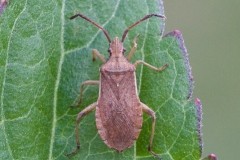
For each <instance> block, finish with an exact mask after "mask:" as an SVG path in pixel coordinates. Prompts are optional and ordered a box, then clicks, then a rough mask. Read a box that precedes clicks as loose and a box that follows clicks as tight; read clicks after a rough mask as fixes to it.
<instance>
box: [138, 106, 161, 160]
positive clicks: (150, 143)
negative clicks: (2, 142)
mask: <svg viewBox="0 0 240 160" xmlns="http://www.w3.org/2000/svg"><path fill="white" fill-rule="evenodd" d="M141 106H142V110H143V112H145V113H147V114H148V115H149V116H151V117H152V131H151V136H150V140H149V145H148V151H149V152H150V153H151V154H152V155H153V156H154V157H156V158H159V159H161V158H160V157H159V156H158V155H157V154H156V153H155V152H153V151H152V142H153V137H154V132H155V124H156V115H155V112H154V111H153V110H152V109H151V108H149V107H148V106H147V105H145V104H144V103H141Z"/></svg>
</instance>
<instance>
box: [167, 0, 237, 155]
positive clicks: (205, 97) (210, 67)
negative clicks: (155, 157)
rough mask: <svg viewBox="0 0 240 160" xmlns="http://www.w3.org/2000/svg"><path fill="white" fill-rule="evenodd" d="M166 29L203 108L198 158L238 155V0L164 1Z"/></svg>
mask: <svg viewBox="0 0 240 160" xmlns="http://www.w3.org/2000/svg"><path fill="white" fill-rule="evenodd" d="M164 6H165V15H166V17H167V20H166V29H165V33H167V32H170V31H172V30H174V29H178V30H180V31H181V32H182V34H183V37H184V39H185V44H186V46H187V49H188V53H189V56H190V63H191V66H192V72H193V76H194V80H195V88H194V97H199V98H200V99H201V101H202V103H203V141H204V151H203V154H204V155H207V154H209V153H215V154H217V155H218V158H219V159H222V160H237V159H240V158H239V154H240V71H239V70H240V0H230V1H223V0H200V1H193V0H181V1H179V0H171V1H169V0H165V1H164Z"/></svg>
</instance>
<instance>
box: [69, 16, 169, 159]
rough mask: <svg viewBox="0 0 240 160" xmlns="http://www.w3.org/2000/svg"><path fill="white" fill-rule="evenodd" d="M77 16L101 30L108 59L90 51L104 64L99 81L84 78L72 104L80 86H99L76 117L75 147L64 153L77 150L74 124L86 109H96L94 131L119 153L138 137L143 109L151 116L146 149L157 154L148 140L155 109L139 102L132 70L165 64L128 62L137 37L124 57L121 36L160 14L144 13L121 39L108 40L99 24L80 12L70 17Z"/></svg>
mask: <svg viewBox="0 0 240 160" xmlns="http://www.w3.org/2000/svg"><path fill="white" fill-rule="evenodd" d="M78 16H79V17H81V18H83V19H85V20H86V21H88V22H90V23H92V24H93V25H95V26H96V27H98V28H99V29H101V30H102V31H103V32H104V34H105V36H106V38H107V40H108V42H109V49H108V52H109V55H110V57H109V59H108V60H107V61H106V60H105V58H104V56H103V55H102V54H100V53H99V52H98V51H97V50H95V49H94V50H93V52H92V53H93V60H95V59H96V58H99V59H100V60H101V61H102V62H103V63H104V64H103V65H102V66H101V68H100V80H99V81H95V80H88V81H85V82H83V83H82V84H81V87H80V95H79V97H78V98H77V101H76V103H75V104H74V106H79V104H80V103H81V100H82V94H83V87H84V86H86V85H100V87H99V97H98V100H97V102H94V103H92V104H91V105H89V106H88V107H86V108H85V109H83V110H82V111H81V112H80V113H79V114H78V116H77V120H76V127H75V134H76V144H77V146H76V149H75V150H74V151H72V152H71V153H70V154H68V156H71V155H74V154H75V153H77V151H78V150H79V149H80V141H79V133H78V126H79V122H80V120H81V119H82V118H83V117H84V116H85V115H87V114H88V113H89V112H91V111H93V110H96V125H97V129H98V133H99V135H100V137H101V139H102V140H103V141H104V143H105V144H106V145H107V146H108V147H109V148H113V149H115V150H117V151H119V152H121V151H123V150H125V149H127V148H129V147H131V146H132V145H133V143H134V141H135V140H136V139H137V138H138V136H139V133H140V131H141V128H142V122H143V112H144V113H147V114H148V115H149V116H151V117H152V131H151V135H150V141H149V146H148V151H149V152H150V153H151V154H152V155H153V156H154V157H157V154H156V153H154V152H153V151H152V142H153V136H154V130H155V122H156V116H155V112H154V111H153V110H152V109H150V108H149V107H148V106H147V105H145V104H144V103H142V102H141V101H140V99H139V97H138V91H137V84H136V75H135V70H136V67H137V66H138V65H139V64H143V65H145V66H147V67H149V68H151V69H153V70H155V71H158V72H160V71H162V70H164V69H165V68H166V67H167V64H165V65H164V66H162V67H160V68H156V67H154V66H152V65H150V64H148V63H146V62H144V61H142V60H137V61H136V62H135V63H134V64H132V63H130V62H129V61H130V59H131V57H132V56H133V54H134V52H135V50H136V47H137V43H136V41H137V37H135V38H134V43H133V44H134V45H133V47H132V49H131V50H130V52H129V54H128V55H127V56H125V55H124V52H125V49H124V47H123V42H124V39H125V37H126V35H127V33H128V31H129V30H130V29H131V28H133V27H134V26H136V25H138V24H139V23H140V22H142V21H144V20H146V19H148V18H150V17H153V16H155V17H160V18H164V16H162V15H158V14H150V15H146V16H145V17H143V18H142V19H140V20H139V21H137V22H135V23H134V24H132V25H131V26H129V27H128V28H127V29H126V30H125V31H124V33H123V35H122V39H121V41H120V40H119V39H118V37H116V38H114V40H112V41H111V39H110V36H109V34H108V32H107V31H106V30H105V29H104V28H103V27H101V26H100V25H99V24H97V23H95V22H93V21H92V20H90V19H89V18H87V17H86V16H84V15H82V14H76V15H74V16H72V17H71V18H70V19H74V18H76V17H78Z"/></svg>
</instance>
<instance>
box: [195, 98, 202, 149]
mask: <svg viewBox="0 0 240 160" xmlns="http://www.w3.org/2000/svg"><path fill="white" fill-rule="evenodd" d="M195 106H196V111H197V132H198V138H199V144H200V150H201V153H202V149H203V143H202V103H201V101H200V99H199V98H196V99H195Z"/></svg>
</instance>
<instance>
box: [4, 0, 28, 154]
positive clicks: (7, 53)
mask: <svg viewBox="0 0 240 160" xmlns="http://www.w3.org/2000/svg"><path fill="white" fill-rule="evenodd" d="M26 6H27V0H26V1H25V4H24V7H23V9H22V11H21V12H20V13H19V15H18V16H17V18H16V19H15V21H14V23H13V26H12V29H11V32H10V35H9V40H8V45H7V52H6V61H5V66H4V73H3V85H2V93H1V104H0V106H1V119H2V126H3V127H2V128H3V134H4V137H5V140H6V146H7V150H8V152H9V154H10V156H11V157H12V159H14V158H13V154H12V150H11V147H10V145H9V142H8V138H7V134H6V130H5V124H4V122H5V115H4V108H3V105H4V102H3V101H4V91H5V84H6V77H7V69H8V59H9V49H10V43H11V39H12V35H13V31H14V29H15V26H16V23H17V21H18V19H19V18H20V17H21V15H22V13H23V12H24V11H25V10H26Z"/></svg>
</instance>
